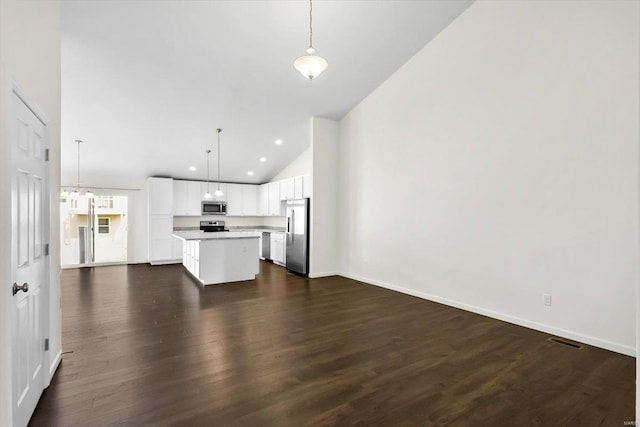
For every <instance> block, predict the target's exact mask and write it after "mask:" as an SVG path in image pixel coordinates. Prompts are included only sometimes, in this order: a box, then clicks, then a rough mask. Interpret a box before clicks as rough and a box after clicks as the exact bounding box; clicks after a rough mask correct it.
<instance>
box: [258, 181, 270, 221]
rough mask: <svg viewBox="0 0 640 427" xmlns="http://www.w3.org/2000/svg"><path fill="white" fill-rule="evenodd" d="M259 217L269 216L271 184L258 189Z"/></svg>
mask: <svg viewBox="0 0 640 427" xmlns="http://www.w3.org/2000/svg"><path fill="white" fill-rule="evenodd" d="M256 213H257V214H258V215H259V216H265V215H269V184H262V185H260V186H259V187H258V209H257V212H256Z"/></svg>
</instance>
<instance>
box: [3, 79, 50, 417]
mask: <svg viewBox="0 0 640 427" xmlns="http://www.w3.org/2000/svg"><path fill="white" fill-rule="evenodd" d="M13 94H15V95H17V96H18V98H20V99H21V100H22V101H23V102H24V103H25V105H26V106H27V107H28V108H29V109H30V110H31V111H32V112H33V113H34V114H35V115H36V117H37V118H38V119H40V121H42V122H43V123H44V125H45V132H46V133H45V148H47V149H49V148H50V145H49V142H50V135H49V120H48V119H47V117H46V115H45V114H44V112H43V111H42V110H41V109H40V108H39V107H38V106H37V104H36V103H35V102H33V101H32V100H31V99H29V97H28V95H26V93H25V92H24V91H22V90H21V89H20V87H19V86H18V84H17V83H16V82H15V81H14V80H13V79H11V78H9V77H8V76H7V74H6V72H5V70H3V69H2V68H1V67H0V112H1V114H0V236H1V237H0V425H2V426H5V425H6V426H11V425H13V413H12V412H13V387H12V377H13V375H12V369H11V354H12V344H13V343H12V340H11V337H12V334H11V323H12V317H11V313H12V310H11V303H12V298H13V294H12V292H11V283H12V282H11V250H12V242H11V215H12V206H11V179H12V177H11V171H12V168H11V157H12V153H11V147H10V145H9V140H10V135H9V130H10V129H9V126H10V124H9V123H8V120H10V118H11V117H12V97H13ZM45 177H46V182H47V188H46V191H45V203H46V212H47V221H45V224H44V227H45V230H44V232H45V236H47V237H46V239H47V241H46V243H47V244H49V256H48V260H47V262H46V263H45V265H46V267H45V268H46V271H45V277H46V278H47V282H46V284H45V286H43V287H42V289H41V292H42V307H43V313H42V321H43V325H42V333H43V337H47V338H50V325H49V323H50V318H51V317H50V313H49V310H50V308H49V307H50V303H49V298H50V287H51V272H52V271H56V269H55V268H52V266H51V258H52V257H51V256H50V254H51V250H52V249H53V248H51V245H50V244H51V240H52V239H51V210H50V205H51V181H50V179H51V167H50V164H49V162H47V163H46V166H45ZM42 359H43V360H42V366H43V368H45V374H44V375H43V378H44V384H43V385H42V387H43V388H46V387H48V386H49V383H50V380H51V374H53V371H55V368H54V367H51V368H52V372H49V367H50V366H51V364H50V362H49V352H45V351H43V352H42ZM58 363H59V361H58Z"/></svg>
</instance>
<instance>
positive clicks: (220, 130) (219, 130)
mask: <svg viewBox="0 0 640 427" xmlns="http://www.w3.org/2000/svg"><path fill="white" fill-rule="evenodd" d="M220 132H222V129H218V191H220Z"/></svg>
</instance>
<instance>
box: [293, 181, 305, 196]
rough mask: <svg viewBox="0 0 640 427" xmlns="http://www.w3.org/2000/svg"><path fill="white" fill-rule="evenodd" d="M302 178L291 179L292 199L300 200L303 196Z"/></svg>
mask: <svg viewBox="0 0 640 427" xmlns="http://www.w3.org/2000/svg"><path fill="white" fill-rule="evenodd" d="M302 187H303V178H302V177H301V176H296V177H295V178H293V198H294V199H302V197H304V196H303V191H302Z"/></svg>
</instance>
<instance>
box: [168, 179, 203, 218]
mask: <svg viewBox="0 0 640 427" xmlns="http://www.w3.org/2000/svg"><path fill="white" fill-rule="evenodd" d="M203 194H204V193H202V192H201V183H200V182H199V181H181V180H174V181H173V215H174V216H200V201H201V199H202V195H203Z"/></svg>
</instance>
